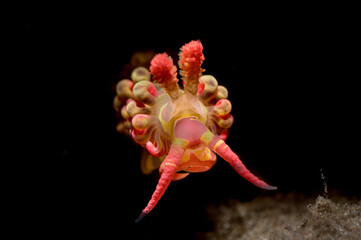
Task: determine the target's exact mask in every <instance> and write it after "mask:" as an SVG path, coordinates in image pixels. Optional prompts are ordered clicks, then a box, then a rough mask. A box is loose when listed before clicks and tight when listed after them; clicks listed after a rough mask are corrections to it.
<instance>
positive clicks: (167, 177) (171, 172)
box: [136, 144, 184, 222]
mask: <svg viewBox="0 0 361 240" xmlns="http://www.w3.org/2000/svg"><path fill="white" fill-rule="evenodd" d="M183 153H184V149H183V148H182V147H181V146H179V145H177V144H173V145H172V146H171V148H170V150H169V154H168V156H167V158H166V159H165V160H164V162H163V163H162V166H161V168H160V172H161V177H160V179H159V181H158V184H157V187H156V189H155V191H154V193H153V195H152V198H151V199H150V201H149V202H148V205H147V206H146V208H144V210H143V211H142V213H141V214H140V216H139V217H138V218H137V219H136V222H138V221H140V220H141V219H142V218H143V217H144V216H146V215H147V214H148V213H149V212H150V211H151V210H152V209H153V208H154V207H155V205H157V203H158V201H159V199H160V198H161V197H162V196H163V194H164V192H165V190H166V189H167V188H168V186H169V184H170V182H171V181H172V180H173V178H174V176H175V174H176V171H177V168H178V166H179V163H180V161H181V159H182V155H183Z"/></svg>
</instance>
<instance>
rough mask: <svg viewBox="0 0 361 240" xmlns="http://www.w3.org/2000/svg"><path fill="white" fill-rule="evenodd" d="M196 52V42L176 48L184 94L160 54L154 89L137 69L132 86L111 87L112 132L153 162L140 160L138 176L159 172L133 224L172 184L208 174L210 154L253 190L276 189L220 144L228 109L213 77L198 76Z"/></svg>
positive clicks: (224, 135)
mask: <svg viewBox="0 0 361 240" xmlns="http://www.w3.org/2000/svg"><path fill="white" fill-rule="evenodd" d="M202 50H203V46H202V44H201V43H200V42H199V41H191V42H190V43H187V44H185V45H184V46H183V47H182V48H181V53H180V60H179V66H180V68H181V70H180V74H181V76H182V80H183V86H184V90H183V89H180V88H179V87H178V79H177V69H176V67H175V66H174V65H173V61H172V59H171V58H170V57H168V55H166V54H165V53H163V54H158V55H156V56H155V57H154V58H153V60H152V61H151V66H150V73H151V74H152V75H153V80H154V83H155V84H153V83H152V82H151V81H150V77H149V76H150V75H149V73H148V72H147V70H146V69H144V68H142V69H140V68H137V69H135V70H134V71H136V72H135V73H134V74H132V80H133V81H130V80H126V79H125V80H122V81H120V82H119V83H118V85H117V88H116V89H117V97H116V98H115V100H114V106H115V109H116V110H117V112H118V118H119V119H120V123H119V124H118V126H117V130H118V131H119V132H122V133H125V134H128V135H130V136H131V137H132V138H133V140H134V141H135V142H137V143H138V144H140V145H141V146H143V147H144V148H146V149H147V150H148V152H149V153H150V154H151V155H152V156H153V157H148V156H146V155H145V156H143V163H142V170H143V172H145V173H149V172H151V171H152V170H153V169H154V168H157V167H159V172H160V174H161V178H160V179H159V182H158V185H157V187H156V190H155V191H154V193H153V196H152V198H151V200H150V201H149V203H148V205H147V207H146V208H145V209H144V210H143V212H142V214H141V215H140V217H139V218H138V219H137V220H140V219H141V218H142V217H144V216H145V215H146V214H147V213H149V212H150V211H151V210H152V209H153V208H154V206H155V205H156V204H157V202H158V200H159V199H160V198H161V196H162V195H163V194H164V192H165V190H166V188H167V187H168V185H169V184H170V182H171V181H172V180H179V179H182V178H184V177H186V176H187V175H188V174H189V173H190V172H203V171H207V170H209V169H210V168H211V167H212V166H213V165H214V164H215V162H216V154H218V155H219V156H221V157H222V158H223V159H224V160H226V161H227V162H229V163H230V165H231V166H232V167H233V168H234V169H235V171H236V172H237V173H239V174H240V175H241V176H242V177H244V178H245V179H247V180H248V181H250V182H252V183H253V184H255V185H256V186H258V187H261V188H264V189H269V190H272V189H276V188H275V187H272V186H270V185H268V184H266V183H265V182H263V181H261V180H259V179H258V178H257V177H255V176H254V175H253V174H252V173H251V172H250V171H248V170H247V168H246V167H245V166H244V165H243V163H242V162H241V160H240V159H239V158H238V156H237V155H236V154H235V153H234V152H233V151H232V150H231V149H230V148H229V147H228V145H227V144H226V143H225V142H224V141H225V140H226V138H227V136H228V129H229V128H230V127H231V125H232V123H233V117H232V115H231V114H230V111H231V109H232V106H231V103H230V101H228V100H227V99H226V98H227V97H228V93H227V90H226V88H225V87H223V86H218V82H217V80H216V79H215V78H214V77H213V76H211V75H203V76H202V72H204V70H203V69H202V68H201V64H202V62H203V60H204V56H203V53H202ZM215 153H216V154H215ZM179 171H182V172H181V173H179Z"/></svg>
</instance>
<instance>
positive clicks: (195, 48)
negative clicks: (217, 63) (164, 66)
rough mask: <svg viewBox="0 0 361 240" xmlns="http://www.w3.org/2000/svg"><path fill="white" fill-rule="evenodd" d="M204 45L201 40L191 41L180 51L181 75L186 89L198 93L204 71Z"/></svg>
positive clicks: (194, 93)
mask: <svg viewBox="0 0 361 240" xmlns="http://www.w3.org/2000/svg"><path fill="white" fill-rule="evenodd" d="M204 59H205V58H204V55H203V45H202V43H201V42H200V41H190V42H189V43H186V44H184V45H183V47H182V48H181V52H180V53H179V62H178V64H179V68H180V69H181V71H180V75H181V76H182V77H183V80H184V82H185V86H184V88H185V90H186V91H188V92H190V93H191V94H193V95H196V93H197V89H198V83H199V78H200V77H201V75H202V72H204V69H202V68H201V65H202V63H203V61H204Z"/></svg>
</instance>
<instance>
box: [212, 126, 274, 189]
mask: <svg viewBox="0 0 361 240" xmlns="http://www.w3.org/2000/svg"><path fill="white" fill-rule="evenodd" d="M209 133H210V132H209ZM210 134H212V133H210ZM210 134H209V135H210ZM212 135H213V134H212ZM208 139H209V141H208V147H209V148H210V149H212V150H213V151H214V152H215V153H217V154H218V155H219V156H220V157H221V158H223V159H224V160H225V161H227V162H228V163H229V164H230V165H231V166H232V167H233V169H234V170H235V171H236V172H237V173H238V174H239V175H241V176H242V177H243V178H244V179H246V180H247V181H249V182H250V183H252V184H254V185H256V186H257V187H260V188H263V189H267V190H276V189H277V187H274V186H271V185H269V184H267V183H265V182H264V181H262V180H260V179H259V178H258V177H256V176H255V175H254V174H253V173H251V172H250V171H249V170H248V169H247V168H246V166H245V165H244V164H243V163H242V161H241V159H239V157H238V156H237V154H235V153H234V152H233V151H232V150H231V148H230V147H229V146H228V145H227V144H226V143H225V142H224V141H223V140H222V139H220V138H219V137H217V136H215V135H213V136H212V137H211V138H210V137H208Z"/></svg>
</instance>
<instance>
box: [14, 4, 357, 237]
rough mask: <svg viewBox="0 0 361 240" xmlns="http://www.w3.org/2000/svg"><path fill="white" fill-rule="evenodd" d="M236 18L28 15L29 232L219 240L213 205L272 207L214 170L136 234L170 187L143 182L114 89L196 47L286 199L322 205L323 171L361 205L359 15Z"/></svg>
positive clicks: (56, 11) (165, 203)
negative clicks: (131, 67)
mask: <svg viewBox="0 0 361 240" xmlns="http://www.w3.org/2000/svg"><path fill="white" fill-rule="evenodd" d="M228 7H229V8H232V7H231V6H228ZM229 8H227V10H223V9H219V10H218V11H214V12H209V11H207V10H201V9H193V10H194V11H188V12H187V11H186V10H184V12H182V9H179V13H178V12H177V13H172V11H173V10H172V9H169V10H168V11H169V12H167V11H156V12H154V11H153V10H151V9H150V8H147V7H146V6H142V5H140V6H127V7H122V8H115V9H114V8H113V9H112V10H104V11H103V10H100V9H96V8H95V9H92V10H90V9H84V8H77V9H72V8H64V9H63V8H58V7H52V8H47V10H46V11H40V12H37V11H28V12H27V13H26V14H24V15H23V18H21V19H22V20H21V22H20V37H19V39H18V41H16V45H17V50H19V53H20V54H21V55H19V56H21V57H20V58H19V59H20V63H21V64H20V65H19V68H18V70H19V75H18V76H20V77H21V80H20V83H21V89H22V90H24V91H25V92H26V94H24V95H22V96H24V97H23V98H22V100H21V103H22V104H23V105H22V106H24V107H23V110H24V112H23V115H22V116H23V117H22V119H23V120H21V121H22V124H23V125H22V126H24V125H27V126H30V127H27V129H29V130H30V132H31V133H30V134H27V136H28V137H29V135H30V137H29V138H28V139H27V140H28V141H29V142H30V143H29V142H27V140H23V139H22V140H21V141H23V142H26V144H27V145H31V147H30V148H31V149H30V151H29V153H32V154H34V157H33V156H32V155H31V156H32V157H29V159H26V162H25V163H24V164H25V166H26V168H28V169H29V171H26V172H27V174H26V179H24V180H20V181H19V184H20V186H21V190H24V194H21V195H22V197H21V198H20V200H18V201H19V202H18V204H19V205H21V206H22V207H23V210H24V211H23V212H22V214H21V215H20V216H21V217H20V218H21V219H22V221H23V222H24V223H31V224H30V225H29V226H31V227H29V229H28V230H26V231H29V233H30V232H31V233H32V234H35V235H38V236H45V237H50V239H51V238H52V237H55V236H64V237H66V238H73V237H74V238H75V237H88V236H96V237H97V238H99V239H109V238H110V237H112V239H113V238H118V239H119V238H121V239H122V238H124V239H162V238H167V237H166V236H167V234H168V233H171V234H172V235H170V236H171V237H169V236H168V238H167V239H177V238H182V237H186V238H187V239H193V238H195V237H196V236H197V232H202V231H208V230H211V228H212V225H211V224H210V223H209V222H208V221H207V214H206V212H205V207H206V206H207V205H209V204H218V203H221V202H225V201H227V200H228V199H240V200H245V201H246V200H251V199H253V198H254V197H255V196H257V195H268V194H272V193H270V192H266V191H263V190H260V189H257V188H256V187H254V186H252V185H251V184H249V183H248V182H246V181H245V180H243V179H242V178H241V177H239V176H238V175H237V174H236V173H235V172H234V170H233V169H232V168H231V167H229V165H228V164H227V163H225V162H224V161H223V160H222V159H220V158H218V162H217V164H216V165H215V166H214V167H213V168H212V169H211V170H210V171H208V172H206V173H198V174H191V175H190V176H189V177H187V178H186V179H184V180H182V181H178V182H172V183H171V185H170V187H169V188H168V190H167V191H166V194H165V195H164V196H163V197H162V199H161V200H160V202H159V203H158V205H157V206H156V208H155V209H154V210H153V211H152V212H151V213H150V214H149V215H148V216H147V217H146V218H144V219H143V220H142V221H141V222H140V223H138V224H134V220H135V218H136V217H137V216H138V215H139V214H140V212H141V210H142V209H143V208H144V207H145V206H146V204H147V202H148V200H149V199H150V197H151V194H152V192H153V191H154V189H155V186H156V183H157V179H158V176H157V174H153V175H150V176H143V175H142V174H141V172H140V169H139V159H140V153H141V148H140V147H139V146H137V145H135V144H134V143H133V142H132V141H131V140H130V139H128V138H127V137H125V136H123V135H120V134H119V133H117V132H116V131H115V126H116V119H115V113H114V110H113V108H112V100H113V97H114V95H115V92H114V85H115V84H116V83H117V81H119V80H120V79H119V74H120V72H121V70H122V66H123V65H124V64H126V63H128V62H129V60H130V57H131V55H132V54H133V53H134V52H135V51H137V50H145V49H154V50H156V51H157V52H163V51H166V50H167V49H168V51H169V49H171V50H172V51H173V52H178V50H179V48H180V47H181V46H182V45H183V44H184V43H186V42H189V41H190V40H196V39H200V40H201V41H202V43H203V46H204V55H205V58H206V60H205V62H204V64H203V68H205V69H206V72H205V73H206V74H211V75H213V76H215V77H216V79H217V80H218V82H219V84H221V85H224V86H225V87H227V89H228V91H229V99H230V101H231V103H232V107H233V109H232V114H233V116H234V119H235V121H234V124H233V126H232V128H231V130H230V134H229V138H228V139H227V143H228V144H229V145H230V147H231V148H232V149H233V150H234V151H235V152H236V153H237V154H239V155H240V156H242V159H243V161H244V163H245V164H246V165H247V166H248V167H249V169H251V170H252V171H253V172H255V174H256V175H259V176H261V177H262V178H263V179H265V180H266V181H267V182H269V183H271V184H272V185H276V186H278V188H279V190H277V191H280V192H296V193H308V194H314V193H316V194H320V193H322V191H323V183H322V180H321V172H320V171H321V169H322V170H323V173H324V174H325V176H326V181H327V184H328V187H329V189H334V190H338V191H339V192H340V193H341V194H346V195H358V196H359V195H360V188H359V185H358V183H359V182H360V177H359V173H358V172H359V168H358V167H357V163H358V161H359V159H360V154H359V152H358V150H359V146H360V145H359V144H360V142H359V135H358V133H357V128H358V125H359V120H358V119H356V116H357V115H358V112H359V103H358V102H359V100H358V99H359V90H358V89H359V87H357V81H359V79H360V76H359V74H358V72H359V62H357V59H359V57H358V56H357V54H356V50H357V49H356V42H357V39H356V32H355V29H354V22H355V16H354V15H353V14H352V13H347V12H344V10H341V9H339V10H332V11H331V10H327V9H324V8H319V9H317V10H315V11H312V10H308V11H296V9H294V8H290V9H288V10H287V11H282V10H280V11H278V12H273V11H268V10H267V7H265V8H264V9H263V10H262V11H261V10H260V9H259V8H258V7H257V8H254V9H242V10H241V9H239V8H236V9H235V10H233V11H230V10H229ZM70 9H72V10H70ZM110 9H111V8H110ZM311 9H312V8H311ZM238 10H239V11H238ZM25 96H26V97H25ZM34 136H36V138H33V137H34ZM36 139H38V140H36ZM39 140H40V141H39ZM31 143H34V144H31ZM127 236H128V237H127ZM129 236H132V237H129Z"/></svg>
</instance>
